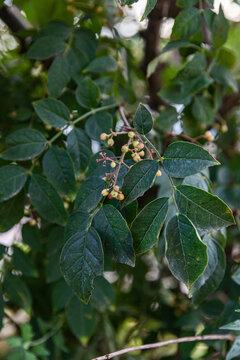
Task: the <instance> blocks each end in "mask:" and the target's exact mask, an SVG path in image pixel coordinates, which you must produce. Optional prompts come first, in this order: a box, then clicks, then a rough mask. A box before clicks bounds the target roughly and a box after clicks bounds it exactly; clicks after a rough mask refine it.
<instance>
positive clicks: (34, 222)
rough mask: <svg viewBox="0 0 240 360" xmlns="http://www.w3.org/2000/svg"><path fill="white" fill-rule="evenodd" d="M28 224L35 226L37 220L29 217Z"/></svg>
mask: <svg viewBox="0 0 240 360" xmlns="http://www.w3.org/2000/svg"><path fill="white" fill-rule="evenodd" d="M29 225H30V226H36V225H37V221H36V220H35V219H31V220H30V221H29Z"/></svg>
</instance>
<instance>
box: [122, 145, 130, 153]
mask: <svg viewBox="0 0 240 360" xmlns="http://www.w3.org/2000/svg"><path fill="white" fill-rule="evenodd" d="M121 150H122V153H124V154H126V153H127V152H128V150H129V149H128V146H127V145H123V146H122V148H121Z"/></svg>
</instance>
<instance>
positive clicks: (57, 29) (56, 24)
mask: <svg viewBox="0 0 240 360" xmlns="http://www.w3.org/2000/svg"><path fill="white" fill-rule="evenodd" d="M71 31H72V28H71V26H69V25H68V24H67V23H66V22H64V21H61V20H53V21H50V22H49V23H48V24H47V25H46V26H44V27H43V28H42V29H41V30H40V31H39V32H38V33H37V35H36V38H40V37H45V36H49V35H51V36H56V37H59V38H61V39H66V38H68V37H69V35H70V34H71Z"/></svg>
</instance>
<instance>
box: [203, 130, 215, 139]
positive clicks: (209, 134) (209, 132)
mask: <svg viewBox="0 0 240 360" xmlns="http://www.w3.org/2000/svg"><path fill="white" fill-rule="evenodd" d="M205 138H206V139H207V140H208V141H214V137H213V136H212V133H211V131H209V130H208V131H206V132H205Z"/></svg>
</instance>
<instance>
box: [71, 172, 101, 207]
mask: <svg viewBox="0 0 240 360" xmlns="http://www.w3.org/2000/svg"><path fill="white" fill-rule="evenodd" d="M105 187H106V183H105V181H104V180H102V179H101V178H99V177H96V176H91V177H90V178H88V179H87V180H85V181H84V182H83V183H82V184H81V186H80V189H79V190H78V193H77V196H76V200H75V203H74V209H75V210H81V211H91V210H92V209H94V208H95V207H96V206H97V204H98V203H99V201H100V200H101V199H102V194H101V192H102V190H103V189H104V188H105Z"/></svg>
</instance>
